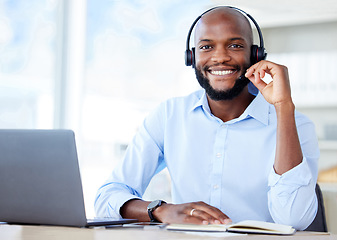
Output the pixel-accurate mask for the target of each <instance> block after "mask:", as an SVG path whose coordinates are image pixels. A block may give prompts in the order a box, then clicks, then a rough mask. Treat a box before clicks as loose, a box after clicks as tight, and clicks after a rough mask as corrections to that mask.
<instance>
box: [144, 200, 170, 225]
mask: <svg viewBox="0 0 337 240" xmlns="http://www.w3.org/2000/svg"><path fill="white" fill-rule="evenodd" d="M163 203H166V202H165V201H163V200H155V201H153V202H151V203H150V204H149V205H148V206H147V213H148V214H149V217H150V219H151V222H158V220H157V219H155V217H154V216H153V214H152V212H153V211H154V210H156V209H157V208H158V207H160V206H161V205H162V204H163Z"/></svg>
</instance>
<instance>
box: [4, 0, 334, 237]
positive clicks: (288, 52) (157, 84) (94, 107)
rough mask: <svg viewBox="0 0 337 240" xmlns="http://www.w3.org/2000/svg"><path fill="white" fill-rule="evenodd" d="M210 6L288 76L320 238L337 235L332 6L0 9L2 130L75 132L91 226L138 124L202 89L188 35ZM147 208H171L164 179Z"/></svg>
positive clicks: (55, 1) (50, 0)
mask: <svg viewBox="0 0 337 240" xmlns="http://www.w3.org/2000/svg"><path fill="white" fill-rule="evenodd" d="M218 5H230V6H235V7H238V8H241V9H242V10H244V11H246V12H247V13H249V14H250V15H252V16H253V17H254V18H255V20H256V21H257V22H258V23H259V25H260V27H261V29H262V32H263V37H264V42H265V48H266V49H267V52H268V57H267V59H268V60H271V61H275V62H277V63H280V64H283V65H286V66H287V67H288V69H289V75H290V80H291V86H292V96H293V100H294V102H295V105H296V108H297V110H298V111H300V112H302V113H304V114H306V115H307V116H309V117H310V118H311V119H312V120H313V122H314V123H315V125H316V131H317V137H318V140H319V145H320V150H321V157H320V160H319V171H320V173H319V179H318V181H319V184H320V186H321V188H322V191H323V197H324V201H325V208H326V209H325V210H326V217H327V220H328V230H329V231H331V232H334V233H337V221H336V219H334V216H336V214H337V75H336V74H335V73H334V71H335V69H336V66H337V45H336V44H335V43H336V40H337V1H334V0H321V1H304V0H292V1H290V0H283V1H276V0H275V1H269V0H254V1H251V0H229V1H223V0H203V1H201V0H193V1H192V0H186V1H178V0H173V1H172V0H163V1H156V0H148V1H145V0H144V1H137V0H110V1H108V0H104V1H95V0H68V1H67V0H32V1H16V0H13V1H5V0H0V128H18V129H20V128H29V129H31V128H33V129H72V130H74V131H75V135H76V141H77V148H78V156H79V162H80V168H81V174H82V182H83V188H84V197H85V201H86V210H87V215H89V216H93V215H94V208H93V203H94V199H95V194H96V190H97V189H98V187H99V186H100V185H101V184H103V182H104V180H105V179H106V178H107V177H108V175H109V173H110V172H111V170H112V169H113V167H114V166H115V165H116V164H117V163H118V162H119V161H121V160H122V158H123V154H124V152H125V150H126V148H127V146H128V144H129V142H130V141H131V139H132V137H133V135H134V134H135V132H136V131H137V128H138V126H139V125H140V124H141V123H142V121H143V119H144V117H145V116H146V115H147V114H148V113H149V112H150V111H151V110H152V109H154V108H155V107H156V106H157V105H159V103H160V102H162V101H164V100H166V99H168V98H170V97H175V96H182V95H187V94H189V93H190V92H192V91H194V90H197V89H199V88H200V87H199V86H198V83H197V81H196V79H195V76H194V71H193V69H191V68H189V67H186V66H185V65H184V51H185V43H186V36H187V32H188V30H189V27H190V25H191V23H192V22H193V21H194V19H195V18H196V17H197V16H198V15H199V14H201V13H202V12H204V11H205V10H207V9H208V8H210V7H214V6H218ZM253 31H254V32H255V29H254V28H253ZM255 37H256V36H255ZM144 198H147V199H154V198H161V199H164V200H167V201H170V179H169V176H168V173H167V172H166V171H165V170H164V171H163V172H161V173H159V174H158V175H157V176H156V177H155V178H154V180H153V181H152V182H151V183H150V186H149V189H148V191H147V192H146V194H145V196H144Z"/></svg>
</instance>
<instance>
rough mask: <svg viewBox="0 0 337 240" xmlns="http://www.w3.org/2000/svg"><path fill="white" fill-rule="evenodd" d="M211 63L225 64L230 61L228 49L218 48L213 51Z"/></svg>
mask: <svg viewBox="0 0 337 240" xmlns="http://www.w3.org/2000/svg"><path fill="white" fill-rule="evenodd" d="M211 59H212V61H213V62H216V63H225V62H228V61H230V60H231V56H230V54H229V51H228V49H226V48H225V47H218V48H216V49H215V51H213V55H212V58H211Z"/></svg>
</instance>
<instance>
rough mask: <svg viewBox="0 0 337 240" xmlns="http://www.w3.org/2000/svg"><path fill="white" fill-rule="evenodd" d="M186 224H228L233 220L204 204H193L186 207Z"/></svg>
mask: <svg viewBox="0 0 337 240" xmlns="http://www.w3.org/2000/svg"><path fill="white" fill-rule="evenodd" d="M185 214H187V215H188V216H187V217H186V222H189V223H195V224H228V223H229V222H231V220H230V219H229V218H228V216H227V215H226V214H224V213H223V212H221V211H220V210H219V209H217V208H215V207H212V206H210V205H208V204H206V203H204V202H196V203H191V204H189V206H188V207H187V206H186V211H185Z"/></svg>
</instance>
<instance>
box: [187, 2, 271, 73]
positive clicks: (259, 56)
mask: <svg viewBox="0 0 337 240" xmlns="http://www.w3.org/2000/svg"><path fill="white" fill-rule="evenodd" d="M226 7H228V8H231V9H235V10H237V11H239V12H241V13H243V14H244V15H245V16H247V17H248V18H249V19H250V20H251V21H252V22H253V23H254V25H255V27H256V29H257V32H258V34H259V39H260V46H257V45H252V47H251V55H250V60H251V64H252V65H253V64H255V63H257V62H258V61H261V60H263V59H265V58H266V56H267V52H266V50H265V48H264V44H263V37H262V32H261V29H260V27H259V25H258V24H257V22H256V21H255V19H254V18H253V17H252V16H250V15H249V14H248V13H246V12H245V11H243V10H241V9H239V8H236V7H230V6H226ZM216 8H219V7H214V8H211V9H208V10H207V11H205V12H204V13H203V14H201V15H200V16H199V17H197V18H196V19H195V20H194V22H193V23H192V26H191V28H190V30H189V31H188V35H187V40H186V51H185V65H186V66H192V67H193V68H194V67H195V48H192V50H190V38H191V34H192V30H193V28H194V26H195V25H196V24H197V22H198V21H199V19H200V18H201V17H202V16H203V15H204V14H206V13H208V12H210V11H212V10H214V9H216Z"/></svg>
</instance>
